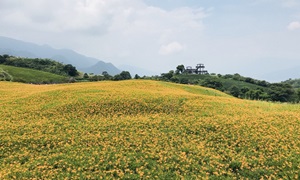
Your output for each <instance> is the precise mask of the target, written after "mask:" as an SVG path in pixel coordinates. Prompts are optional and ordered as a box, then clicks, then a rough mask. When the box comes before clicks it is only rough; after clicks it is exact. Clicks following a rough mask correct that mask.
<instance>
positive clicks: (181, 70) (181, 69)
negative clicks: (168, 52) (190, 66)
mask: <svg viewBox="0 0 300 180" xmlns="http://www.w3.org/2000/svg"><path fill="white" fill-rule="evenodd" d="M184 71H185V67H184V65H183V64H181V65H178V66H177V67H176V72H177V73H178V74H179V73H180V74H182V73H183V72H184Z"/></svg>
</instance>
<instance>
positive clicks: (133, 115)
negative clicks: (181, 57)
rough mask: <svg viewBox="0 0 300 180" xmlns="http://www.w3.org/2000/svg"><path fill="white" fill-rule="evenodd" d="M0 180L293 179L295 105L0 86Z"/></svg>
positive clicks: (193, 91) (79, 86) (175, 91)
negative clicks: (14, 179)
mask: <svg viewBox="0 0 300 180" xmlns="http://www.w3.org/2000/svg"><path fill="white" fill-rule="evenodd" d="M0 106H1V107H2V108H0V114H1V118H0V124H1V126H0V139H1V142H0V179H12V178H26V179H27V178H32V177H35V178H38V179H50V178H54V179H62V178H69V179H70V178H72V179H80V178H82V179H84V178H91V177H93V178H101V177H107V178H128V179H135V178H136V179H140V178H142V177H143V178H145V179H147V178H150V179H154V178H157V179H167V178H169V179H176V178H182V177H185V178H188V179H190V178H195V179H203V178H205V177H206V178H208V177H210V178H217V177H219V178H220V176H221V177H223V178H228V179H232V178H250V179H260V178H261V177H264V178H268V177H273V178H274V179H279V178H284V179H288V178H291V179H297V178H298V175H299V168H300V167H299V164H300V154H299V152H300V147H299V146H300V145H299V143H300V132H299V131H300V121H299V119H300V110H299V109H300V106H299V105H290V104H274V103H267V102H255V101H245V100H240V99H236V98H232V97H229V96H228V95H225V94H223V93H221V92H218V91H215V90H211V89H206V88H202V87H199V86H186V85H178V84H171V83H165V82H155V81H134V80H131V81H122V82H97V83H75V84H60V85H47V86H43V85H42V86H41V85H28V84H19V83H9V82H0Z"/></svg>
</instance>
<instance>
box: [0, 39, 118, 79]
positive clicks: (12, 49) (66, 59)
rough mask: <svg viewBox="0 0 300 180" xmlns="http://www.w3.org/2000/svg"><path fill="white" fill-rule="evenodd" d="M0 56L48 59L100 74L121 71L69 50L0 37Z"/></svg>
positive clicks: (108, 64) (113, 73)
mask: <svg viewBox="0 0 300 180" xmlns="http://www.w3.org/2000/svg"><path fill="white" fill-rule="evenodd" d="M0 54H9V55H13V56H22V57H28V58H49V59H53V60H56V61H59V62H62V63H64V64H72V65H74V66H76V68H77V69H78V70H80V71H83V72H87V73H95V74H101V73H102V72H103V71H107V72H108V73H109V74H111V75H115V74H118V73H120V72H121V71H120V70H119V69H118V68H117V67H115V66H114V65H113V64H112V63H106V62H104V61H101V60H99V59H96V58H91V57H87V56H84V55H81V54H79V53H77V52H75V51H72V50H70V49H55V48H52V47H50V46H48V45H37V44H34V43H29V42H24V41H19V40H15V39H12V38H7V37H3V36H0Z"/></svg>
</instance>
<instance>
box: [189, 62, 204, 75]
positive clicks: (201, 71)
mask: <svg viewBox="0 0 300 180" xmlns="http://www.w3.org/2000/svg"><path fill="white" fill-rule="evenodd" d="M204 68H205V66H204V64H197V66H196V68H195V69H193V68H192V66H187V67H186V69H185V72H187V73H189V74H208V71H207V70H205V69H204Z"/></svg>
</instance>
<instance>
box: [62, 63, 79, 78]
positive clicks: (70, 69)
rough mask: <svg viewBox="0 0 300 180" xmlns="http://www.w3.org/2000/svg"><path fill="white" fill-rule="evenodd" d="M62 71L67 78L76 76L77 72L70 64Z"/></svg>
mask: <svg viewBox="0 0 300 180" xmlns="http://www.w3.org/2000/svg"><path fill="white" fill-rule="evenodd" d="M63 69H64V71H65V72H66V73H67V74H68V75H69V76H78V71H77V69H76V67H74V66H73V65H72V64H67V65H65V66H64V68H63Z"/></svg>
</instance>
